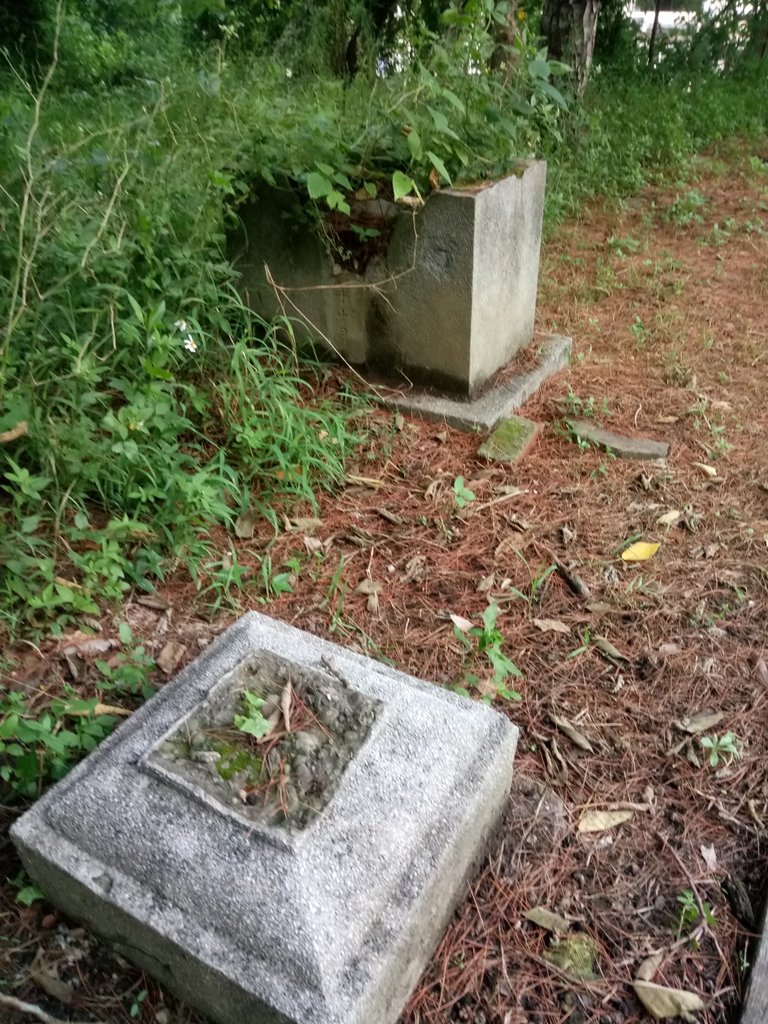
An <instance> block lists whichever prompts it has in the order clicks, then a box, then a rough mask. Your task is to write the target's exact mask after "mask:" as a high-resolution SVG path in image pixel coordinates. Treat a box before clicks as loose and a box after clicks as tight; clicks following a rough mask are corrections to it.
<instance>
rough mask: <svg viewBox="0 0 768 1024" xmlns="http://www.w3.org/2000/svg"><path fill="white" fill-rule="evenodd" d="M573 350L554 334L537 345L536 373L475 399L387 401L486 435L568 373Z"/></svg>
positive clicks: (417, 395) (415, 396) (412, 394)
mask: <svg viewBox="0 0 768 1024" xmlns="http://www.w3.org/2000/svg"><path fill="white" fill-rule="evenodd" d="M571 347H572V342H571V339H570V338H567V337H564V336H563V335H560V334H553V335H551V336H550V337H548V338H545V339H544V340H543V341H542V342H540V343H538V344H537V345H535V348H537V349H538V350H539V359H538V362H537V364H536V366H534V367H533V369H531V370H525V371H524V372H522V373H520V374H517V375H516V376H513V377H510V378H509V379H508V380H505V381H503V382H502V383H501V384H496V385H492V386H491V387H489V388H488V390H487V391H484V392H483V393H482V394H481V395H479V396H478V397H477V398H474V399H462V398H452V397H450V396H448V395H434V394H428V393H427V392H424V391H418V390H415V389H414V390H413V391H406V392H397V393H393V394H391V395H387V396H386V398H385V401H386V403H387V404H388V405H391V406H394V407H395V408H397V409H401V410H402V411H403V412H409V413H414V414H415V415H417V416H421V417H423V418H424V419H426V420H435V421H437V422H439V423H447V424H448V426H450V427H456V429H457V430H466V431H467V432H469V433H473V432H477V433H485V432H488V431H491V430H493V429H494V428H495V427H496V426H498V424H499V423H500V421H501V420H503V419H506V418H507V417H508V416H511V415H512V413H513V412H515V411H516V410H517V409H519V408H520V406H521V405H523V403H524V402H527V401H528V399H529V398H530V397H531V396H532V395H534V394H535V393H536V392H537V391H538V389H539V388H540V387H541V385H542V384H543V383H544V381H545V380H547V379H548V378H549V377H552V376H553V375H554V374H556V373H559V372H560V370H563V369H565V367H566V366H567V365H568V361H569V359H570V357H571Z"/></svg>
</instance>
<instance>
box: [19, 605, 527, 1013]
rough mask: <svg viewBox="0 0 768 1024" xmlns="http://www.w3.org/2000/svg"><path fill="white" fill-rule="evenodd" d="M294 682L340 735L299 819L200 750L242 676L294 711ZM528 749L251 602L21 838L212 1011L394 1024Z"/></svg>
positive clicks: (454, 700) (447, 696) (144, 956)
mask: <svg viewBox="0 0 768 1024" xmlns="http://www.w3.org/2000/svg"><path fill="white" fill-rule="evenodd" d="M260 678H261V682H259V679H260ZM288 682H290V684H291V688H292V690H294V694H295V695H294V698H293V699H294V701H295V705H294V712H295V715H296V717H295V719H294V724H295V725H296V726H297V728H296V730H295V733H296V734H297V735H298V734H300V733H301V732H302V731H305V732H306V733H307V735H312V734H313V729H314V726H312V725H311V717H310V716H309V714H304V711H302V709H301V707H300V704H299V701H300V700H305V698H306V700H305V703H306V704H307V705H308V706H310V708H311V712H312V714H314V715H315V716H316V718H321V717H322V716H323V715H326V721H325V723H324V725H323V728H325V729H326V731H327V733H328V736H326V737H325V739H326V741H327V743H328V744H332V745H333V746H338V745H339V743H341V752H340V754H339V756H338V758H330V755H329V761H328V764H327V765H326V767H327V768H328V772H327V775H328V776H329V777H328V779H327V783H328V784H327V786H320V787H318V786H317V785H316V781H317V780H316V779H315V780H314V783H315V789H316V793H315V794H314V795H315V796H317V798H318V799H317V800H316V801H315V803H314V804H312V801H311V800H308V799H305V798H306V796H307V794H306V793H305V794H304V795H303V796H302V795H300V797H299V803H300V808H299V809H298V810H297V813H296V816H295V817H293V818H292V816H291V814H288V815H287V816H286V815H285V814H283V813H282V812H280V813H278V809H279V808H278V806H277V805H274V806H271V807H270V806H269V804H268V803H267V804H264V803H259V802H258V801H257V803H256V804H252V803H250V802H249V801H248V800H244V799H243V797H242V795H241V792H240V791H241V790H247V788H248V787H247V786H244V785H240V782H242V781H243V780H241V779H237V780H236V784H235V786H232V787H228V786H226V785H220V783H223V782H227V781H228V780H224V779H222V778H221V776H219V777H218V778H214V774H213V772H212V771H211V768H212V766H214V767H215V763H217V762H216V761H212V760H210V759H205V758H203V759H199V760H192V758H191V757H190V756H189V755H190V754H192V753H194V752H204V750H205V749H206V747H205V744H206V743H207V740H206V739H205V738H204V739H203V740H198V741H197V745H195V744H194V743H193V740H195V738H196V734H198V733H203V734H205V733H206V730H208V731H209V732H215V731H216V730H217V729H218V728H219V726H220V725H221V724H222V723H226V725H227V727H228V725H229V721H230V718H229V716H230V715H232V714H233V713H234V712H236V710H237V707H238V704H239V705H240V707H241V708H242V706H243V705H242V700H243V694H244V693H245V692H246V691H248V692H254V688H258V687H259V686H261V685H262V684H263V691H262V692H263V693H264V697H263V698H260V699H265V700H274V698H275V697H276V696H277V695H278V694H279V700H278V704H280V703H281V702H282V700H283V694H284V693H285V687H286V684H287V683H288ZM270 687H271V689H270ZM323 695H325V698H323ZM286 699H287V698H286ZM323 699H325V700H327V701H329V704H328V707H330V708H331V709H332V710H331V715H330V722H329V721H328V718H327V711H328V707H325V706H324V704H323ZM313 701H317V703H316V704H315V705H313V704H312V702H313ZM260 710H261V711H262V712H263V711H265V710H266V711H270V713H271V714H272V715H275V713H276V711H277V709H275V711H271V709H270V707H269V706H268V705H262V706H261V708H260ZM333 710H335V711H336V716H335V718H334V715H333ZM281 713H282V709H281ZM290 714H291V709H290V708H289V717H290ZM302 715H304V717H302ZM275 721H276V723H277V724H276V726H275V727H273V728H277V726H279V721H280V719H279V716H278V717H276V719H275ZM302 724H303V725H304V726H306V728H305V729H302V728H299V726H301V725H302ZM284 725H285V716H284V714H283V726H284ZM283 731H284V732H285V733H286V737H283V738H282V739H281V740H280V742H283V741H285V740H287V742H288V745H289V748H291V746H292V745H293V744H295V742H296V737H295V736H290V734H289V730H287V729H283ZM209 738H210V737H209ZM275 740H276V734H275V735H273V737H272V741H271V742H274V741H275ZM516 742H517V729H516V728H515V727H514V726H513V725H512V724H511V723H510V722H509V721H508V720H507V719H506V718H505V717H503V716H502V715H500V714H498V713H496V712H494V711H492V710H491V709H489V708H488V707H486V706H485V705H483V704H477V703H474V702H471V701H469V700H467V699H465V698H462V697H458V696H456V695H455V694H452V693H448V692H446V691H444V690H441V689H439V688H438V687H436V686H432V685H430V684H428V683H423V682H421V681H419V680H417V679H414V678H412V677H410V676H407V675H404V674H403V673H401V672H397V671H395V670H393V669H391V668H388V667H387V666H384V665H381V664H379V663H377V662H375V661H372V660H371V659H369V658H365V657H362V656H361V655H357V654H353V653H352V652H349V651H346V650H344V649H342V648H339V647H337V646H336V645H334V644H330V643H328V642H327V641H324V640H320V639H318V638H317V637H314V636H311V635H310V634H307V633H303V632H301V631H299V630H296V629H294V628H292V627H290V626H286V625H283V624H282V623H278V622H275V621H273V620H271V619H268V618H266V617H264V616H261V615H256V614H254V613H251V614H249V615H246V616H244V617H243V618H242V619H240V620H239V622H237V623H236V624H235V625H234V626H232V627H231V629H229V630H228V631H227V632H226V633H225V634H223V636H222V637H221V638H220V639H219V640H218V641H217V643H216V644H215V645H213V646H212V647H211V648H210V649H209V650H208V651H206V652H205V653H204V654H203V655H202V656H201V657H200V658H198V659H197V661H196V662H194V663H193V664H192V665H190V666H189V668H187V669H186V670H185V671H184V672H182V673H181V674H180V675H179V676H177V677H176V678H175V679H174V680H173V681H171V682H170V683H168V684H167V685H166V686H165V687H164V689H163V690H162V691H161V692H160V693H159V694H158V695H157V696H156V697H154V698H153V699H152V700H151V701H149V702H148V703H147V704H146V705H144V707H143V708H142V709H141V710H139V711H138V712H136V713H135V714H134V715H133V716H132V717H131V719H129V720H128V721H127V722H126V723H125V724H124V725H123V726H121V728H120V729H119V730H118V731H117V732H116V733H115V734H114V735H113V736H112V737H110V739H108V740H107V741H106V742H105V743H104V744H102V746H101V747H100V748H99V749H98V750H96V751H95V752H94V753H93V754H91V755H90V756H89V757H88V758H87V759H86V760H85V761H83V762H82V763H81V764H80V765H79V766H78V767H77V768H75V769H74V770H73V771H72V772H71V773H70V774H69V775H68V776H67V778H66V779H64V780H63V781H62V782H61V783H59V784H58V785H56V786H54V787H53V788H52V789H51V790H49V791H48V793H47V794H46V795H45V796H44V797H43V798H42V799H41V800H39V801H38V802H37V803H36V804H35V805H34V806H33V807H32V808H31V809H30V810H29V811H28V812H27V813H26V814H24V815H22V817H21V818H19V819H18V821H17V822H16V823H15V825H14V826H13V829H12V832H11V834H12V837H13V839H14V842H15V843H16V845H17V847H18V849H19V852H20V854H21V857H22V860H23V862H24V865H25V867H26V869H27V871H28V872H29V874H30V875H31V877H32V878H33V879H34V881H35V882H36V883H37V884H38V885H39V886H40V888H41V889H42V890H43V891H44V892H45V893H46V894H47V896H48V897H49V898H50V899H51V901H52V902H53V903H55V904H57V905H58V906H59V907H61V909H62V910H64V911H65V912H66V913H68V914H70V915H72V916H73V917H76V918H79V919H80V920H83V921H85V922H86V923H87V924H88V925H89V926H90V927H91V928H92V929H93V930H94V931H95V932H98V933H99V934H101V935H103V936H104V937H105V938H106V939H108V940H109V941H111V942H112V943H114V945H115V946H116V947H117V948H118V949H119V951H120V952H122V953H123V955H125V956H127V957H128V958H130V959H132V960H133V961H135V962H136V963H138V964H139V965H140V966H142V967H144V968H145V969H146V970H147V971H149V973H151V974H153V975H154V976H155V977H156V978H157V979H158V980H159V981H160V982H162V983H163V984H165V985H167V986H168V987H169V988H171V989H173V990H175V991H176V992H177V993H178V994H179V995H181V996H182V998H184V999H185V1000H186V1001H187V1002H188V1003H190V1004H191V1005H193V1006H195V1007H196V1008H197V1009H199V1010H200V1011H201V1012H202V1013H204V1014H206V1015H207V1016H208V1017H209V1018H210V1019H211V1020H212V1021H216V1022H219V1024H243V1022H244V1021H248V1024H392V1022H394V1021H395V1020H396V1019H397V1017H398V1015H399V1013H400V1011H401V1009H402V1006H403V1004H404V1002H405V1000H406V999H407V997H408V995H409V993H410V991H411V989H412V987H413V986H414V985H415V983H416V981H417V980H418V977H419V975H420V973H421V971H422V970H423V967H424V965H425V963H426V961H427V959H428V957H429V954H430V953H431V951H432V949H433V948H434V946H435V945H436V943H437V942H438V940H439V938H440V935H441V933H442V931H443V929H444V927H445V925H446V923H447V921H448V919H449V917H450V915H451V913H452V911H453V908H454V906H455V904H456V902H457V900H458V899H459V897H460V896H461V894H462V891H463V888H464V886H465V883H466V880H467V877H468V875H469V874H470V873H471V871H472V870H473V868H474V866H475V865H476V863H477V861H478V859H479V858H480V857H481V856H482V853H483V850H484V847H485V843H486V840H487V837H488V834H489V832H490V830H491V829H492V827H493V825H494V824H495V822H496V820H497V819H498V817H499V815H500V813H501V811H502V809H503V806H504V803H505V801H506V797H507V793H508V790H509V785H510V782H511V777H512V762H513V758H514V753H515V746H516ZM169 744H170V746H169ZM174 745H177V746H179V748H181V747H183V746H184V745H186V746H187V749H186V752H185V751H184V750H183V749H179V750H177V751H176V752H174V750H173V747H174ZM309 745H310V746H311V747H313V750H312V752H311V753H312V754H313V756H314V755H316V754H317V750H318V749H320V748H321V747H322V743H314V742H311V743H310V744H309ZM333 746H329V751H330V750H332V749H333ZM288 752H289V753H290V749H289V751H288ZM219 753H221V752H220V751H219ZM170 757H173V758H181V762H182V763H180V762H179V761H178V760H174V761H171V760H170ZM294 760H295V758H294ZM331 761H333V765H331V764H330V762H331ZM184 762H186V763H184ZM191 765H195V766H196V767H195V769H193V770H192V771H191V772H190V771H189V770H188V769H189V768H190V766H191ZM198 767H199V768H201V769H202V770H201V771H200V772H199V774H195V773H196V771H197V768H198ZM292 768H293V766H292ZM331 768H332V769H333V770H331ZM217 774H218V773H217ZM291 774H293V770H292V771H291V772H290V773H289V777H290V775H291ZM229 781H231V779H230V780H229ZM312 785H313V780H312V779H311V778H310V779H309V780H308V786H307V788H308V789H311V788H312ZM235 788H236V789H237V791H236V792H235ZM248 795H249V794H248V793H247V792H246V797H247V796H248ZM309 795H310V796H311V795H312V794H309ZM302 805H303V807H302ZM254 807H255V808H256V810H254ZM259 807H261V812H260V811H259ZM307 810H308V813H306V814H305V811H307Z"/></svg>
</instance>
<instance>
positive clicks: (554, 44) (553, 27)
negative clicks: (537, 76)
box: [541, 0, 600, 96]
mask: <svg viewBox="0 0 768 1024" xmlns="http://www.w3.org/2000/svg"><path fill="white" fill-rule="evenodd" d="M599 13H600V0H544V10H543V12H542V15H541V28H542V31H543V33H544V36H545V38H546V40H547V53H548V56H549V58H550V60H562V61H565V63H566V64H570V65H571V67H572V68H573V70H574V72H575V73H576V88H577V92H578V95H579V96H582V95H583V93H584V90H585V89H586V87H587V80H588V78H589V69H590V67H591V66H592V54H593V53H594V51H595V36H596V34H597V16H598V14H599Z"/></svg>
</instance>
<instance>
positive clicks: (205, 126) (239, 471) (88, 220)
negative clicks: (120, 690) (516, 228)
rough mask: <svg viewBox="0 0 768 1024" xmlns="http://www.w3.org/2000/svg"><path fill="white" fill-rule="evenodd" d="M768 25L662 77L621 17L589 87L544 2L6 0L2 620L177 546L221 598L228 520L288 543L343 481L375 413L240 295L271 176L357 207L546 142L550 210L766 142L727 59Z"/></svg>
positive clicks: (91, 587) (91, 597) (756, 111)
mask: <svg viewBox="0 0 768 1024" xmlns="http://www.w3.org/2000/svg"><path fill="white" fill-rule="evenodd" d="M760 10H761V8H759V9H758V8H756V13H755V15H754V18H752V19H751V20H748V31H747V32H746V34H744V37H743V38H742V39H741V42H740V43H738V41H735V40H734V38H733V36H732V35H727V33H726V35H724V34H723V32H722V31H721V28H722V26H723V25H724V22H722V19H721V21H717V19H712V20H710V21H708V22H706V23H705V24H702V25H701V26H700V30H699V32H698V34H697V35H695V36H693V37H692V38H691V40H690V46H689V50H687V51H686V50H685V41H684V40H682V39H675V40H672V41H667V42H665V43H664V45H658V46H657V53H656V63H657V65H658V66H657V67H656V68H655V70H654V72H653V74H649V73H648V72H647V71H646V70H645V65H646V64H647V59H646V58H647V51H646V48H645V47H644V46H637V45H635V42H634V41H633V36H632V32H631V29H630V27H629V25H628V23H627V22H626V20H625V19H622V18H621V17H619V16H618V15H617V14H616V12H615V11H614V12H613V15H612V20H611V21H610V25H611V33H612V34H611V37H610V38H611V39H612V40H613V52H610V50H609V48H608V47H607V43H606V44H604V45H603V46H602V49H601V43H600V37H599V33H598V41H597V50H596V53H597V62H598V63H597V66H596V67H595V68H594V69H593V74H592V80H591V83H590V87H589V88H588V89H587V90H586V93H585V96H584V99H583V100H582V101H576V100H574V94H575V92H576V88H575V86H576V84H577V82H576V80H575V79H574V76H573V74H572V73H571V72H569V71H568V70H567V67H566V66H565V65H563V64H561V63H559V62H558V61H556V60H551V59H549V57H548V52H549V53H550V54H551V53H552V46H551V40H550V46H549V51H548V50H547V45H546V40H544V39H542V38H541V36H540V27H541V14H542V11H541V10H540V9H539V7H538V6H537V5H536V4H535V3H530V4H528V3H521V4H519V5H515V4H510V3H505V2H495V0H468V2H465V3H462V4H458V3H451V4H449V3H442V2H439V0H429V2H428V0H420V2H419V0H411V2H409V3H400V4H394V3H388V2H385V0H365V2H364V0H349V2H343V0H327V2H325V3H317V4H309V3H308V2H307V0H292V2H285V3H280V4H278V3H276V2H275V3H266V4H262V3H259V4H255V3H253V2H252V0H238V2H225V0H216V2H213V0H209V2H206V0H186V2H184V3H181V4H178V3H171V2H164V3H150V2H148V0H146V2H144V0H142V2H137V3H134V4H131V5H124V6H123V7H120V10H119V11H117V9H116V8H115V5H114V4H110V3H107V2H106V0H36V3H34V4H29V5H25V6H18V5H16V6H14V5H6V6H5V7H4V8H3V10H2V12H0V25H2V27H3V29H4V31H5V38H7V39H9V40H12V49H10V50H9V51H8V55H7V56H8V60H7V63H6V69H5V71H4V72H3V73H2V78H1V79H0V180H1V181H2V190H0V222H2V224H3V227H4V231H3V232H2V233H1V234H0V279H1V280H0V325H1V327H2V333H1V334H0V391H1V392H2V399H1V400H0V519H1V520H2V530H0V564H2V566H3V571H2V577H1V578H0V633H2V634H3V635H4V636H8V635H10V636H18V635H21V634H22V633H27V632H28V631H29V630H32V632H33V633H35V632H40V631H44V630H47V629H48V628H49V627H50V625H51V624H53V626H54V627H55V628H58V629H61V628H63V627H65V626H66V625H67V624H68V623H72V622H77V621H80V620H81V618H82V616H83V615H93V614H95V613H96V612H97V611H98V610H99V607H100V606H102V605H104V604H105V603H110V602H118V601H119V600H120V599H121V598H122V597H123V595H124V594H125V593H127V592H128V591H129V590H130V589H131V588H139V589H143V590H151V589H152V588H153V587H154V586H155V584H156V582H157V580H159V579H161V578H162V576H163V574H164V573H165V572H166V571H167V568H168V566H169V564H171V563H170V562H169V558H172V559H174V560H175V561H176V562H181V563H182V564H184V565H186V566H187V568H188V569H189V571H190V573H191V574H192V576H193V578H194V579H195V580H196V581H197V582H198V584H199V586H200V589H201V590H206V589H207V590H208V591H209V592H210V588H211V587H213V588H214V589H215V588H216V587H217V586H218V585H219V583H218V582H217V581H219V580H220V573H219V570H218V568H217V566H218V565H219V561H220V560H217V559H215V558H214V556H213V550H212V546H211V543H210V540H209V532H210V530H211V529H212V528H214V527H217V526H219V527H224V528H225V529H229V528H232V527H233V524H234V522H235V520H236V518H237V516H238V514H239V513H240V512H242V511H243V509H245V508H247V507H248V506H251V508H252V509H253V510H254V511H256V512H258V513H260V514H264V515H267V516H268V517H270V519H271V521H272V523H273V525H274V526H275V528H276V529H277V528H278V527H279V519H278V516H277V514H276V512H275V508H274V503H275V501H276V500H277V499H278V498H280V497H281V496H286V497H289V498H294V499H300V500H306V501H309V502H311V501H312V499H313V494H314V492H315V491H316V490H317V489H318V488H333V487H335V486H336V485H338V484H339V483H340V481H341V480H342V479H343V475H344V464H345V459H346V457H347V455H348V454H349V453H350V452H351V451H352V450H353V448H354V446H355V444H356V441H357V438H358V436H359V430H360V425H359V423H358V422H354V421H353V417H354V414H355V412H356V411H358V410H359V403H358V404H357V405H356V404H355V403H354V402H351V401H350V400H349V399H348V398H346V397H345V396H344V395H341V396H337V397H336V398H335V399H334V400H333V401H331V400H329V399H327V398H319V397H318V398H316V397H315V394H316V393H317V392H318V390H319V391H320V393H322V382H323V373H324V371H323V369H322V367H320V366H319V365H317V364H313V363H309V362H306V361H301V362H300V361H299V355H298V353H297V352H296V351H295V350H294V347H293V346H291V344H290V332H288V334H287V336H288V343H287V344H286V341H285V338H286V331H285V329H283V330H281V331H278V330H276V328H275V327H274V326H273V325H270V324H266V323H263V322H261V321H260V320H259V319H258V318H257V317H254V316H253V315H252V314H250V313H249V312H248V311H247V310H246V309H245V308H244V307H243V305H242V303H241V302H240V300H239V298H238V296H237V294H236V291H235V288H234V283H235V276H234V271H233V269H232V266H231V264H230V263H229V261H228V259H227V255H226V235H227V230H228V228H229V227H230V225H231V224H232V222H233V218H234V217H235V216H236V209H237V205H238V203H239V202H240V200H241V199H242V198H243V197H244V196H245V195H246V194H247V192H248V190H249V189H250V187H251V186H252V184H253V183H254V182H255V181H257V180H259V179H264V180H266V181H268V182H276V183H278V184H280V185H282V186H284V187H292V188H297V189H299V190H303V192H304V194H305V195H306V198H307V202H308V208H309V210H310V211H312V210H313V209H314V210H316V215H317V216H318V217H320V216H322V215H325V214H326V213H327V212H328V211H329V210H330V211H333V212H334V213H336V214H338V215H341V216H344V215H345V213H346V210H347V209H348V208H349V207H350V205H351V202H352V201H353V199H354V196H355V195H356V194H358V195H362V196H366V195H371V194H374V193H375V194H384V195H387V196H391V197H392V198H395V199H403V198H414V197H416V198H417V201H418V197H425V196H427V195H428V194H429V192H430V191H431V190H433V189H435V188H439V187H445V186H446V185H447V184H448V183H456V182H461V181H471V180H475V179H477V178H483V177H494V176H497V175H499V174H503V173H505V171H506V170H508V169H509V167H510V166H512V165H513V163H514V161H515V160H516V159H517V158H518V157H520V156H528V155H543V156H545V157H547V158H548V160H549V162H550V178H549V182H550V184H549V200H548V201H549V208H548V214H549V217H550V221H552V220H553V219H556V218H557V217H560V216H562V215H563V214H565V213H567V212H568V211H570V210H573V209H574V208H575V207H576V206H577V205H578V203H579V201H580V199H581V197H582V196H583V195H584V194H588V193H591V192H600V193H603V194H624V193H628V192H631V191H633V190H636V189H637V188H639V187H640V186H641V185H642V184H643V182H644V180H645V179H646V178H647V176H648V174H649V173H652V171H653V170H654V169H655V168H658V167H659V166H661V165H665V164H675V165H677V166H681V165H682V164H683V163H684V161H685V157H686V154H688V153H689V152H690V151H691V150H692V149H694V148H696V147H698V146H701V145H702V144H705V143H706V142H708V141H709V140H711V139H713V138H716V137H718V136H720V135H722V134H725V133H729V132H732V131H742V132H755V131H759V130H761V129H764V127H765V118H766V110H768V102H766V85H765V80H764V79H765V76H764V74H763V75H762V77H760V75H759V74H755V75H751V74H750V71H749V68H750V65H749V63H748V62H746V61H745V62H743V66H742V68H741V70H740V71H739V77H738V78H736V77H734V75H730V74H729V73H728V72H729V69H730V68H731V67H732V66H733V64H734V63H735V59H734V52H735V49H734V48H735V47H737V45H740V46H741V50H742V51H743V53H744V54H746V55H747V56H749V57H750V58H751V59H753V60H754V61H757V62H758V71H759V66H762V67H764V64H763V65H759V61H760V60H762V59H764V56H765V55H764V53H763V51H762V50H761V47H760V45H759V41H760V38H761V37H760V31H761V29H760V25H761V24H762V22H760V21H759V17H758V15H760ZM760 16H762V15H760ZM723 17H725V16H724V15H723ZM302 19H304V20H302ZM299 26H301V27H302V33H304V34H302V33H299V31H298V29H299ZM718 26H720V27H718ZM305 29H306V32H304V30H305ZM718 33H719V34H718ZM726 37H727V38H726ZM566 51H567V48H565V49H563V55H564V56H565V57H566V58H567V59H569V60H570V59H571V56H570V55H569V53H570V51H568V52H566ZM705 54H710V57H711V59H709V62H707V60H706V59H705V56H704V55H705ZM612 59H613V61H614V64H613V66H612V64H611V61H612ZM694 70H695V72H696V73H695V74H694V73H693V71H694ZM678 72H679V76H678ZM662 99H663V102H662ZM233 574H234V575H233ZM227 578H228V580H229V583H227V586H229V585H230V584H231V583H232V581H233V579H235V585H238V584H240V583H242V582H243V580H242V579H241V578H240V577H238V575H237V573H236V572H235V571H234V569H232V568H230V571H229V575H228V577H227ZM214 603H215V595H214Z"/></svg>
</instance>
